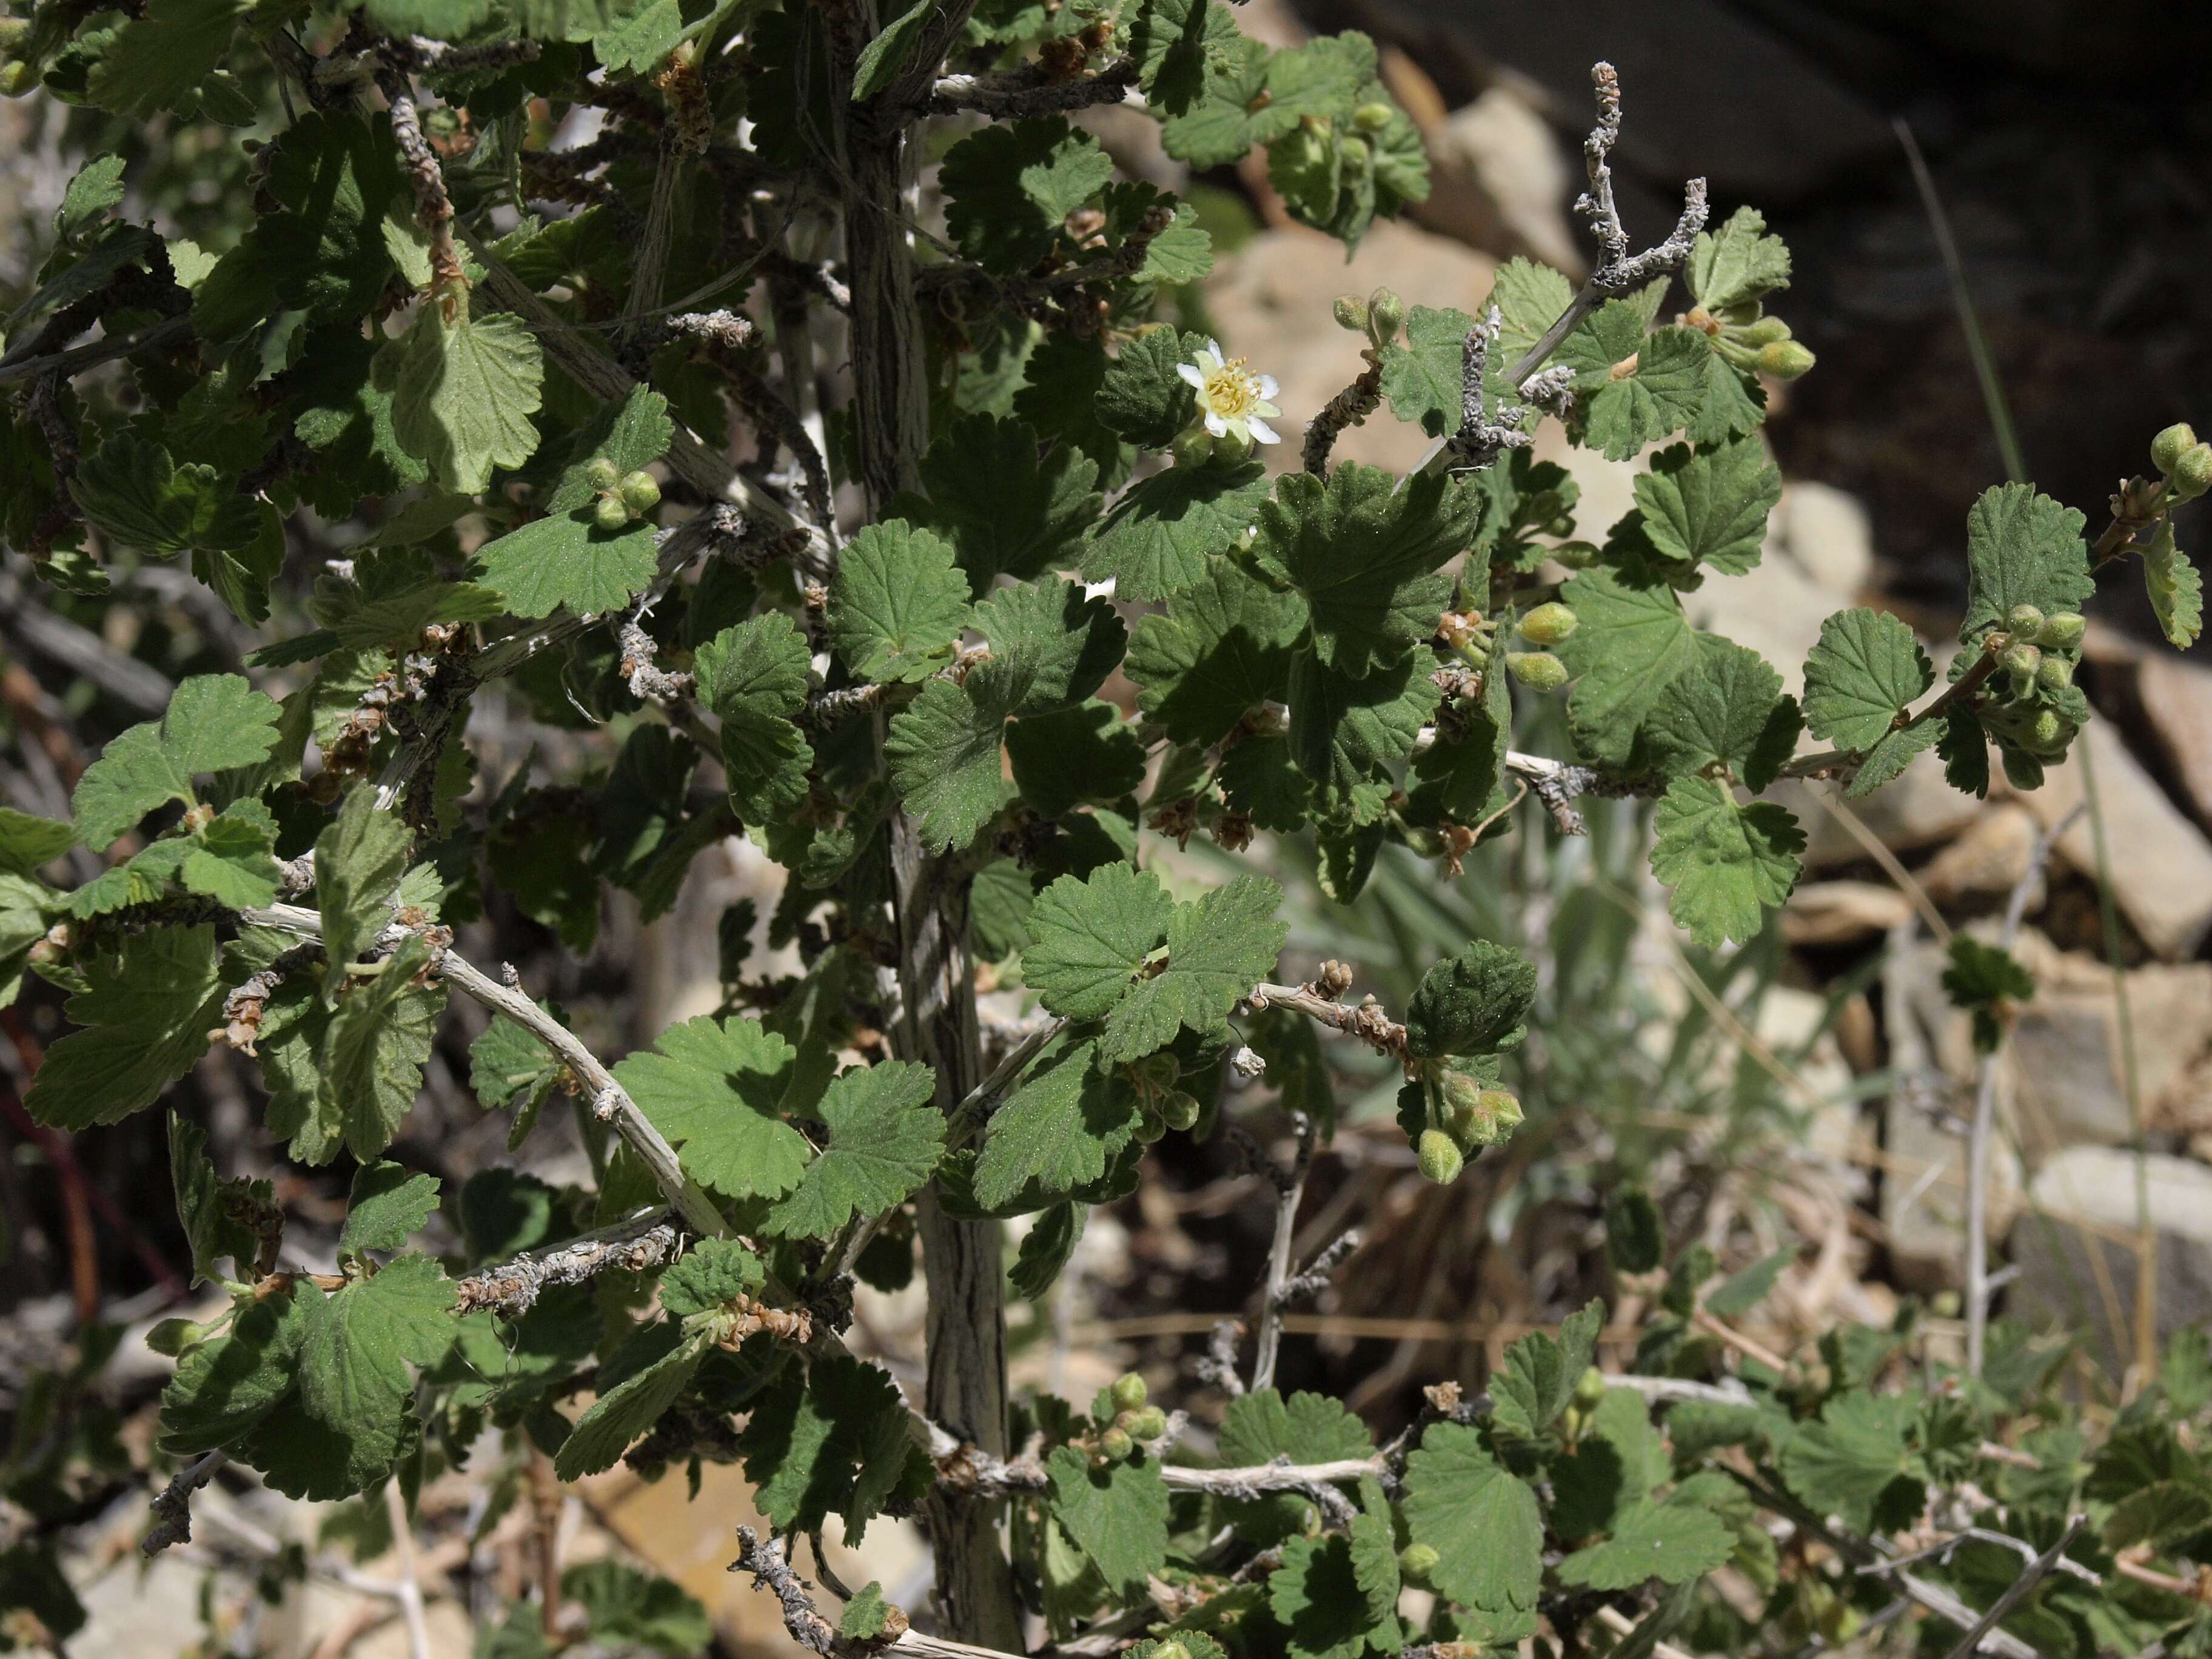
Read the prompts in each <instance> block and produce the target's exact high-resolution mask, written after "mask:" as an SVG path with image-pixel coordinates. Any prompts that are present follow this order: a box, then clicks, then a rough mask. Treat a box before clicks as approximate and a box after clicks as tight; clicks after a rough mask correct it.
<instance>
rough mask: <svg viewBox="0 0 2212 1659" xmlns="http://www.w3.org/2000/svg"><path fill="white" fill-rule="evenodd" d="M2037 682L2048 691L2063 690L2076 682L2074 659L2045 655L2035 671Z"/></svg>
mask: <svg viewBox="0 0 2212 1659" xmlns="http://www.w3.org/2000/svg"><path fill="white" fill-rule="evenodd" d="M2035 683H2036V684H2038V685H2039V686H2041V687H2042V688H2043V689H2044V690H2046V691H2063V690H2065V689H2066V688H2067V687H2068V686H2069V685H2071V684H2074V663H2073V659H2071V658H2068V657H2045V659H2043V662H2042V664H2041V665H2040V666H2039V667H2038V668H2037V669H2036V671H2035Z"/></svg>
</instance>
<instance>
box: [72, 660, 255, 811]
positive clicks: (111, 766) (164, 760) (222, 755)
mask: <svg viewBox="0 0 2212 1659" xmlns="http://www.w3.org/2000/svg"><path fill="white" fill-rule="evenodd" d="M276 718H277V708H276V702H274V700H272V699H271V698H270V697H269V696H265V695H264V693H262V692H259V691H256V690H253V688H252V686H250V685H248V684H246V680H245V678H244V677H243V676H241V675H237V674H199V675H195V676H194V677H193V678H191V679H188V680H185V681H183V682H181V683H180V684H179V685H178V687H177V689H176V690H175V691H174V692H173V694H171V696H170V698H169V707H168V708H167V711H166V712H165V713H164V714H162V716H161V719H160V720H149V721H147V722H146V723H145V724H143V725H141V726H132V727H131V729H130V730H129V731H127V732H124V733H123V734H122V735H121V736H120V737H118V738H115V739H114V741H112V743H110V744H108V745H107V747H106V749H105V750H102V751H101V753H100V758H99V759H98V760H96V761H94V762H93V763H92V764H91V765H90V766H88V767H87V768H85V770H84V775H83V776H82V777H81V778H79V779H78V780H77V785H76V797H75V799H73V800H72V801H71V803H70V805H71V808H72V810H73V811H74V812H75V814H76V828H77V834H78V835H79V836H82V838H83V841H84V844H85V845H86V846H88V847H89V848H93V849H94V851H95V852H98V851H102V850H105V849H106V848H107V847H108V846H109V845H111V844H112V842H114V841H115V839H116V838H117V837H118V836H121V835H122V834H123V832H124V831H125V830H126V829H132V828H135V827H136V826H137V823H138V820H139V819H141V818H143V817H145V816H146V814H147V813H149V812H150V811H153V810H154V809H155V807H156V806H159V805H162V803H164V802H165V801H172V800H175V801H183V802H185V803H186V804H187V805H189V804H191V801H192V800H193V799H195V797H194V793H193V788H192V780H193V778H194V777H196V776H197V775H201V774H204V773H210V772H222V771H227V770H229V769H232V768H234V767H242V766H253V765H257V764H258V763H260V762H261V761H263V760H264V759H266V758H267V757H268V755H269V751H270V750H271V749H273V748H274V747H275V746H276Z"/></svg>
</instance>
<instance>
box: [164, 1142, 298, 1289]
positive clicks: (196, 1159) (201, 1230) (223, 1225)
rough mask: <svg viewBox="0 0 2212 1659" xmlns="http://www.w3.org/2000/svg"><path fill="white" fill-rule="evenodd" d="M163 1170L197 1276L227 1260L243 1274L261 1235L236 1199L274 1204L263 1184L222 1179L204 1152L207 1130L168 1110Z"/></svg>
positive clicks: (213, 1272) (255, 1253) (206, 1274)
mask: <svg viewBox="0 0 2212 1659" xmlns="http://www.w3.org/2000/svg"><path fill="white" fill-rule="evenodd" d="M169 1174H170V1176H171V1179H172V1180H173V1182H174V1183H175V1186H176V1191H177V1219H178V1220H179V1221H180V1222H181V1223H183V1224H184V1229H185V1242H186V1243H188V1244H189V1245H190V1246H191V1253H192V1273H193V1274H194V1276H195V1277H196V1278H197V1279H216V1278H218V1277H220V1275H219V1274H218V1273H216V1263H217V1262H218V1261H222V1260H224V1259H225V1258H226V1257H227V1258H228V1259H229V1260H230V1261H232V1262H233V1263H234V1265H235V1266H236V1267H237V1268H238V1275H237V1276H238V1277H240V1278H241V1279H242V1278H244V1277H245V1276H246V1272H247V1270H248V1269H249V1268H251V1267H252V1266H253V1264H254V1262H255V1261H256V1259H257V1258H258V1255H259V1254H260V1247H261V1236H260V1234H259V1233H258V1231H256V1230H255V1229H254V1227H253V1226H252V1224H251V1223H250V1222H249V1221H248V1220H247V1219H246V1218H245V1215H244V1213H243V1211H242V1206H240V1205H239V1204H238V1203H237V1200H246V1201H247V1202H252V1200H256V1199H259V1200H262V1201H264V1202H265V1203H267V1204H269V1205H270V1206H271V1207H273V1206H274V1204H275V1197H274V1191H273V1188H271V1187H270V1184H269V1183H268V1182H265V1181H264V1182H246V1181H225V1180H223V1179H222V1177H221V1176H217V1175H216V1170H215V1164H213V1162H211V1161H210V1158H208V1155H207V1132H206V1131H205V1130H204V1129H202V1128H201V1127H199V1126H198V1125H197V1124H196V1123H188V1122H186V1121H185V1120H184V1119H183V1118H182V1117H179V1115H177V1114H175V1113H174V1112H172V1113H171V1114H170V1115H169Z"/></svg>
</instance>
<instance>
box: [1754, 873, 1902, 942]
mask: <svg viewBox="0 0 2212 1659" xmlns="http://www.w3.org/2000/svg"><path fill="white" fill-rule="evenodd" d="M1911 915H1912V901H1911V899H1909V898H1907V897H1906V896H1905V895H1904V894H1903V893H1901V892H1899V890H1897V889H1896V888H1894V887H1892V886H1888V885H1886V884H1883V883H1881V882H1875V881H1815V882H1808V883H1806V884H1803V885H1802V886H1800V887H1799V888H1798V889H1797V890H1796V892H1794V893H1792V894H1791V895H1790V902H1789V904H1788V905H1787V906H1786V907H1784V909H1783V912H1782V937H1783V938H1784V939H1786V940H1787V941H1788V942H1789V943H1790V944H1791V945H1849V944H1851V943H1852V942H1854V941H1856V940H1858V939H1866V938H1868V937H1869V935H1875V934H1881V933H1887V932H1888V931H1889V930H1890V929H1891V928H1893V927H1896V926H1897V925H1898V924H1899V922H1901V921H1909V920H1911Z"/></svg>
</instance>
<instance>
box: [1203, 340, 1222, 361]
mask: <svg viewBox="0 0 2212 1659" xmlns="http://www.w3.org/2000/svg"><path fill="white" fill-rule="evenodd" d="M1206 349H1207V350H1208V351H1210V352H1212V354H1213V361H1214V362H1216V363H1218V362H1220V361H1221V342H1220V341H1218V340H1208V341H1207V342H1206Z"/></svg>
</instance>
